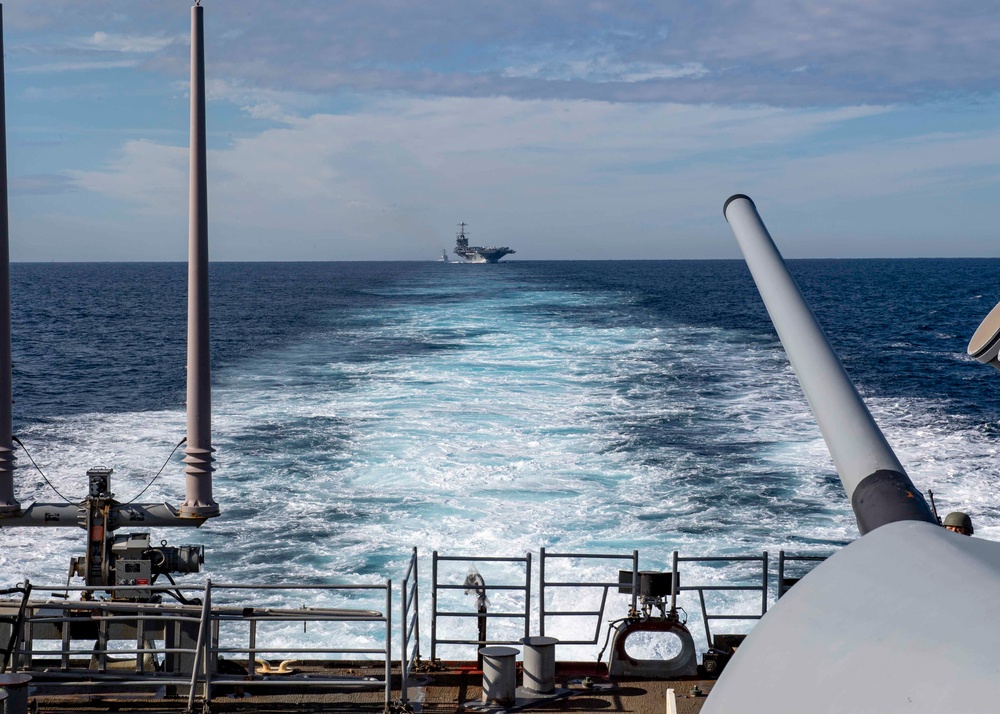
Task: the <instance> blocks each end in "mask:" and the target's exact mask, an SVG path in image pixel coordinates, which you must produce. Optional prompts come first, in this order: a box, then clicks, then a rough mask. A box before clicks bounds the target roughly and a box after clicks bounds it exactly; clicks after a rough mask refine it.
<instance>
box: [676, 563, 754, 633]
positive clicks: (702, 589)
mask: <svg viewBox="0 0 1000 714" xmlns="http://www.w3.org/2000/svg"><path fill="white" fill-rule="evenodd" d="M673 559H674V562H675V563H677V566H676V568H677V569H678V570H679V568H680V563H725V564H727V565H731V564H733V563H741V562H742V563H747V562H749V563H760V564H761V584H760V585H750V584H745V585H714V584H713V585H687V586H685V585H680V586H679V587H677V590H678V591H679V592H684V591H689V592H690V591H695V592H697V593H698V601H699V604H700V605H701V619H702V624H703V625H704V627H705V639H706V641H707V643H708V646H709V647H711V646H712V628H711V626H710V625H709V622H710V621H711V620H759V619H760V618H762V617H763V616H764V615H766V614H767V598H768V553H767V551H766V550H765V551H763V553H762V554H761V555H722V556H690V557H680V556H679V555H678V553H677V551H674V553H673ZM734 591H737V592H738V591H745V592H755V591H756V592H760V594H761V602H760V614H741V613H723V614H710V613H709V612H708V607H707V605H706V603H705V593H706V592H734Z"/></svg>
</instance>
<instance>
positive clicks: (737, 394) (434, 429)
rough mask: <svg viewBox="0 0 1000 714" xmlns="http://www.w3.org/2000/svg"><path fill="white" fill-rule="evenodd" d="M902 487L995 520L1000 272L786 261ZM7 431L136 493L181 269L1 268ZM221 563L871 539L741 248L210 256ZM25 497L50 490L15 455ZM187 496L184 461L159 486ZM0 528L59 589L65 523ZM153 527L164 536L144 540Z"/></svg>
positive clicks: (301, 570)
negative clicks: (990, 326)
mask: <svg viewBox="0 0 1000 714" xmlns="http://www.w3.org/2000/svg"><path fill="white" fill-rule="evenodd" d="M790 267H791V270H792V272H793V274H794V276H795V278H796V280H797V281H798V282H799V284H800V286H801V287H802V290H803V291H804V293H805V295H806V297H807V299H808V300H809V302H810V303H811V305H812V306H813V309H814V311H815V312H816V314H817V316H818V318H819V320H820V322H821V323H822V324H823V325H824V327H825V329H826V331H827V333H828V335H829V336H830V338H831V340H832V342H833V344H834V346H835V348H836V349H837V351H838V352H839V353H840V355H841V357H842V359H843V361H844V363H845V366H846V368H847V370H848V372H849V373H850V375H851V376H852V377H853V378H854V380H855V381H856V383H857V384H858V386H859V388H860V390H861V392H862V394H863V395H864V396H865V397H866V399H867V401H868V404H869V407H870V409H871V410H872V412H873V414H874V415H875V417H876V419H877V420H878V421H879V423H880V424H881V426H882V428H883V430H884V431H885V433H886V435H887V437H888V439H889V441H890V443H891V444H892V445H893V446H894V448H895V449H896V450H897V453H898V455H899V456H900V459H901V461H902V462H903V464H904V465H905V466H906V467H907V470H908V471H909V473H910V476H911V478H912V479H913V480H914V481H915V482H916V483H917V485H918V486H919V487H921V488H923V489H927V488H933V489H934V491H935V493H936V496H937V498H938V501H939V503H940V504H941V507H942V508H943V509H947V510H952V509H955V508H958V507H961V508H963V509H965V510H967V511H969V512H970V513H971V514H972V516H973V518H974V520H975V522H976V527H977V535H978V534H982V535H984V536H986V537H991V538H996V537H998V536H1000V510H998V508H997V500H996V497H995V488H994V485H995V483H996V476H995V474H996V470H997V460H996V457H997V445H998V443H1000V434H998V428H997V425H998V424H1000V373H996V372H995V370H992V369H990V368H988V367H983V366H981V365H979V364H977V363H974V362H972V361H971V360H970V359H968V358H967V357H965V356H964V353H965V346H966V344H967V342H968V339H969V337H970V336H971V335H972V333H973V331H974V330H975V328H976V326H977V325H978V324H979V321H980V320H981V319H982V317H984V316H985V315H986V313H987V312H988V311H989V310H990V309H991V308H992V307H993V305H994V303H995V302H996V301H997V300H998V299H1000V261H997V260H817V261H791V262H790ZM12 280H13V287H12V291H13V303H14V304H13V315H14V318H13V319H14V362H15V371H14V389H15V400H16V403H15V430H16V433H17V434H18V435H19V436H20V438H21V439H22V440H23V441H24V442H25V444H26V445H27V447H28V448H29V449H30V450H31V452H32V456H33V457H34V458H35V460H36V461H37V462H38V463H39V465H40V466H41V467H42V468H43V469H44V470H45V471H46V473H47V474H48V476H49V478H50V479H51V480H52V481H53V482H54V483H55V484H56V486H57V487H58V488H59V490H60V491H61V492H62V493H64V494H66V495H67V496H70V497H76V496H81V495H82V494H83V492H84V489H85V472H86V470H87V469H88V468H89V467H92V466H95V465H107V466H112V467H114V468H115V479H116V480H115V490H116V492H117V493H118V494H119V496H120V498H122V500H127V499H128V498H130V497H131V496H132V495H134V494H135V493H138V491H139V490H141V489H142V487H143V486H144V485H145V484H146V483H147V482H148V480H149V479H150V478H151V476H152V474H154V473H155V472H156V471H157V469H159V467H160V465H161V464H162V463H163V462H164V460H165V459H166V458H167V456H168V454H169V453H170V450H171V449H172V448H173V446H174V445H175V444H176V443H177V442H178V441H179V440H180V438H181V437H182V436H183V435H184V417H183V400H184V355H185V325H184V319H185V305H184V300H185V289H186V288H185V283H186V268H185V266H184V265H181V264H162V263H157V264H15V265H14V266H13V268H12ZM211 300H212V349H213V356H212V362H213V368H214V372H213V377H214V387H213V390H214V406H213V410H214V443H215V446H216V448H217V449H218V454H217V456H218V464H217V465H218V472H217V475H216V485H215V491H216V498H217V500H218V501H219V502H220V504H221V505H222V508H223V513H224V515H223V517H221V518H219V519H217V520H215V521H212V522H210V523H209V524H207V525H206V526H204V527H203V528H202V529H201V530H200V531H199V532H198V533H196V534H188V533H184V534H180V535H178V534H174V533H171V534H165V535H164V537H170V538H171V540H172V541H173V542H184V541H185V539H186V540H187V541H190V542H203V543H205V544H206V546H207V547H208V552H209V555H208V562H207V564H206V568H207V569H208V570H209V571H210V572H211V574H212V577H213V578H214V579H216V580H231V579H238V578H241V577H247V576H248V575H252V577H254V578H256V579H261V580H272V581H276V580H282V579H287V578H294V579H298V580H321V581H328V580H329V579H331V578H334V579H351V578H375V577H376V574H383V573H386V572H387V571H389V574H390V575H394V577H398V576H399V573H397V572H396V571H397V570H399V569H400V568H401V567H402V564H403V563H404V562H405V560H406V558H407V557H408V554H409V548H410V547H411V546H414V545H417V546H419V547H420V548H421V549H422V550H425V551H426V550H430V549H432V548H436V549H438V550H440V551H442V552H443V553H453V554H457V553H463V554H468V553H491V554H498V553H503V554H511V555H520V554H523V553H524V552H527V551H533V552H537V550H538V548H539V547H541V546H546V547H550V548H559V549H561V550H570V551H573V550H575V551H580V550H601V551H607V550H609V549H611V550H613V551H621V552H631V550H632V549H633V548H639V549H640V550H641V552H642V556H643V558H644V561H643V565H644V567H660V566H662V565H663V564H665V563H667V562H668V561H669V554H670V552H671V551H672V550H674V549H681V550H682V551H683V552H684V553H685V554H691V555H693V554H709V553H712V554H718V553H729V554H744V553H748V552H759V551H761V550H764V549H770V550H777V549H778V548H785V549H789V550H798V551H814V552H828V551H829V550H830V549H832V548H836V547H838V546H840V545H842V544H844V543H846V542H848V541H849V540H851V539H853V538H854V537H855V536H856V533H857V531H856V527H855V525H854V522H853V517H852V516H851V513H850V509H849V506H848V504H847V502H846V500H845V498H844V497H843V494H842V493H841V491H840V486H839V480H838V478H837V477H836V475H835V473H834V472H833V469H832V466H831V462H830V459H829V456H828V454H827V452H826V448H825V446H824V444H823V442H822V439H821V438H820V436H819V433H818V430H817V429H816V427H815V425H814V422H813V420H812V417H811V415H810V414H809V412H808V408H807V406H806V404H805V402H804V399H803V398H802V395H801V391H800V389H799V387H798V385H797V383H796V381H795V378H794V375H793V373H792V371H791V369H790V367H789V366H788V363H787V361H786V359H785V357H784V353H783V352H782V350H781V347H780V345H779V343H778V341H777V338H776V336H775V334H774V332H773V330H772V328H771V327H770V323H769V322H768V320H767V316H766V313H765V311H764V309H763V306H762V304H761V301H760V298H759V296H758V295H757V292H756V289H755V287H754V285H753V283H752V281H751V279H750V276H749V273H748V272H747V270H746V268H745V267H744V265H743V263H742V262H738V261H703V262H702V261H691V262H660V261H638V262H629V261H621V262H617V261H616V262H508V263H500V264H498V265H492V266H491V265H449V264H442V263H268V264H262V263H230V264H225V263H223V264H213V266H212V271H211ZM19 463H20V465H21V467H20V469H19V471H18V475H17V478H18V483H17V490H18V494H19V497H20V499H21V500H22V501H27V500H43V501H44V500H56V499H55V497H54V495H53V494H52V493H51V491H49V490H48V489H47V487H46V486H45V485H44V483H43V482H42V480H41V479H40V478H39V477H38V476H37V474H35V473H33V471H32V470H31V469H30V468H29V464H28V462H27V460H26V459H24V458H21V459H20V462H19ZM147 497H148V498H149V499H150V500H151V501H162V500H165V501H168V502H171V503H177V502H179V501H181V500H183V475H182V464H181V463H180V461H179V457H178V455H175V456H174V458H173V461H172V463H171V465H170V466H169V467H168V468H167V470H166V471H165V472H164V475H163V476H162V477H161V478H160V480H159V481H158V482H157V483H155V484H154V486H153V487H152V488H151V489H150V491H148V492H147V494H146V495H145V496H144V499H145V498H147ZM36 535H37V534H35V533H30V532H26V531H17V530H5V531H2V532H0V539H2V544H3V545H2V547H0V570H2V572H4V573H5V574H8V575H9V576H10V577H7V578H5V580H13V579H18V578H19V577H20V576H23V575H28V576H30V577H31V578H32V579H33V580H39V579H41V580H47V581H49V582H51V581H52V580H55V579H57V578H56V577H52V573H51V569H52V567H53V565H52V564H53V563H58V564H60V565H59V566H58V568H57V570H58V571H59V573H64V571H65V567H64V566H63V565H62V564H63V563H66V562H68V558H69V557H70V555H72V554H74V553H75V552H76V551H77V550H78V549H79V541H80V536H79V534H78V533H76V532H68V531H67V532H58V533H51V538H47V539H46V540H45V542H44V544H43V545H41V546H40V545H39V542H38V540H37V538H36ZM158 537H159V536H158Z"/></svg>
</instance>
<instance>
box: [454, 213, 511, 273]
mask: <svg viewBox="0 0 1000 714" xmlns="http://www.w3.org/2000/svg"><path fill="white" fill-rule="evenodd" d="M466 225H468V224H467V223H465V222H464V221H463V222H462V223H459V224H458V236H457V237H456V239H455V253H456V254H458V255H460V256H462V257H463V258H465V259H466V260H467V261H468V262H470V263H496V262H497V261H498V260H500V259H501V258H502V257H504V256H505V255H510V254H511V253H516V252H517V251H515V250H512V249H510V248H508V247H507V246H502V247H499V248H498V247H497V246H493V245H491V246H486V247H484V246H481V245H469V238H468V236H466V235H465V226H466Z"/></svg>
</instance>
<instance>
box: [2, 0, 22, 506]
mask: <svg viewBox="0 0 1000 714" xmlns="http://www.w3.org/2000/svg"><path fill="white" fill-rule="evenodd" d="M4 92H5V88H4V66H3V7H2V6H0V517H3V516H8V515H14V514H17V513H19V512H20V510H21V504H20V503H18V502H17V499H16V498H15V497H14V414H13V404H14V387H13V379H12V377H11V369H12V365H11V354H10V233H9V226H8V221H7V107H6V102H5V101H4Z"/></svg>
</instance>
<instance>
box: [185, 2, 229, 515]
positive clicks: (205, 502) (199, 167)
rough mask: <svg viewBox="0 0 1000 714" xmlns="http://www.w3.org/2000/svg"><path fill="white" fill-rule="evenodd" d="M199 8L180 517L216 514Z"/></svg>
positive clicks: (196, 17)
mask: <svg viewBox="0 0 1000 714" xmlns="http://www.w3.org/2000/svg"><path fill="white" fill-rule="evenodd" d="M204 37H205V33H204V18H203V8H202V7H201V6H200V5H195V6H194V7H192V8H191V178H190V182H191V183H190V220H189V230H188V334H187V446H186V447H185V449H184V463H185V464H186V466H185V468H184V474H185V489H186V490H185V495H186V499H185V501H184V503H182V504H181V507H180V514H181V516H182V517H185V518H209V517H212V516H217V515H219V505H218V504H217V503H216V502H215V501H214V500H213V498H212V472H213V471H214V470H215V467H214V466H213V465H212V462H213V461H215V459H214V457H213V456H212V453H213V452H214V451H215V449H213V448H212V385H211V378H212V377H211V371H210V369H211V367H210V363H209V357H210V350H209V322H208V179H207V165H206V151H205V44H204Z"/></svg>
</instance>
